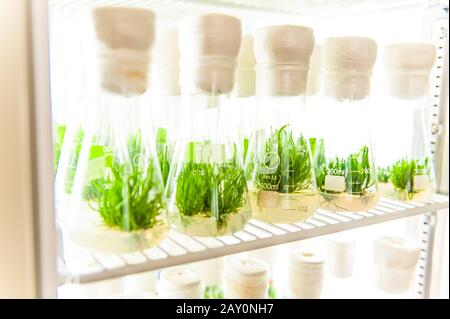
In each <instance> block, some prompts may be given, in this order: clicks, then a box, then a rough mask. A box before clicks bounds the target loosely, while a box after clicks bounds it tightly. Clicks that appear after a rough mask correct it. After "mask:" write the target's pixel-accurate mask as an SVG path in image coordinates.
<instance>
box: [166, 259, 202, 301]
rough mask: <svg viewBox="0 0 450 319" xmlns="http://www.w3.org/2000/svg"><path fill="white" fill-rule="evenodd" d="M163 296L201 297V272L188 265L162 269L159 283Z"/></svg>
mask: <svg viewBox="0 0 450 319" xmlns="http://www.w3.org/2000/svg"><path fill="white" fill-rule="evenodd" d="M157 292H158V295H159V296H160V297H162V298H201V295H202V283H201V277H200V273H199V272H198V271H197V270H195V269H193V268H191V267H188V266H179V267H174V268H170V269H166V270H163V271H161V273H160V277H159V281H158V284H157Z"/></svg>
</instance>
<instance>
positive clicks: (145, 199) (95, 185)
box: [61, 7, 168, 253]
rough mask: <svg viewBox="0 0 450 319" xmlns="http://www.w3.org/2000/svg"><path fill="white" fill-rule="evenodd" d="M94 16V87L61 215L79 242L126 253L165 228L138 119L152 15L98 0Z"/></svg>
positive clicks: (149, 139)
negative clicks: (96, 72)
mask: <svg viewBox="0 0 450 319" xmlns="http://www.w3.org/2000/svg"><path fill="white" fill-rule="evenodd" d="M93 19H94V23H95V34H96V36H97V42H98V53H97V56H98V61H97V63H98V66H99V70H100V72H99V73H100V76H99V77H98V79H97V81H98V82H99V83H100V89H99V90H98V91H97V92H96V93H93V94H92V97H91V99H92V100H91V102H90V113H89V116H88V121H87V123H88V124H87V125H86V131H85V134H84V138H83V143H82V147H81V152H80V155H79V160H78V165H77V168H76V173H75V179H74V185H73V189H72V193H71V199H70V209H69V210H68V212H67V213H66V214H64V216H63V218H61V220H62V223H63V229H64V231H65V232H66V234H67V235H68V236H69V238H70V240H72V241H73V242H74V243H76V244H78V245H79V246H82V247H85V248H88V249H93V250H96V251H102V252H112V253H122V252H132V251H136V250H142V249H145V248H149V247H152V246H154V245H156V244H157V243H159V242H160V241H161V240H162V239H163V238H164V236H165V234H166V232H167V230H168V223H167V220H166V217H167V216H166V209H165V205H166V203H165V199H164V188H163V182H162V176H161V171H160V167H159V163H158V158H157V155H156V150H155V145H154V137H153V134H152V132H151V128H150V126H149V125H148V123H145V124H147V125H146V126H144V125H143V123H141V122H142V118H143V117H142V114H141V113H142V108H143V107H148V106H149V103H150V101H149V100H150V98H149V97H148V95H146V94H144V93H145V92H146V91H147V88H148V77H149V76H148V72H149V64H150V49H151V47H152V44H153V37H154V36H153V35H154V14H153V13H152V12H151V11H149V10H143V9H131V8H121V7H99V8H96V9H94V11H93ZM94 76H95V75H94Z"/></svg>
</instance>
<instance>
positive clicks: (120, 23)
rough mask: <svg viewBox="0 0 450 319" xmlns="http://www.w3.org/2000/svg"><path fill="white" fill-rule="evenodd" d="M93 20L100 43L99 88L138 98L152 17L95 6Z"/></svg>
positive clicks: (144, 80)
mask: <svg viewBox="0 0 450 319" xmlns="http://www.w3.org/2000/svg"><path fill="white" fill-rule="evenodd" d="M93 18H94V23H95V30H96V35H97V40H98V42H99V44H100V50H99V57H100V70H101V79H100V81H101V85H102V87H103V88H104V89H105V90H107V91H110V92H113V93H117V94H123V95H139V94H143V93H144V92H145V91H146V90H147V86H148V71H149V70H148V69H149V63H150V50H151V47H152V46H153V42H154V30H155V22H154V21H155V15H154V13H153V12H152V11H150V10H145V9H136V8H123V7H99V8H96V9H94V11H93Z"/></svg>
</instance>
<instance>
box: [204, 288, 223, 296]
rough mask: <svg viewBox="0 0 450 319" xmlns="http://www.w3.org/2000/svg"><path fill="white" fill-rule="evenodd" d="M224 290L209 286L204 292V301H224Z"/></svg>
mask: <svg viewBox="0 0 450 319" xmlns="http://www.w3.org/2000/svg"><path fill="white" fill-rule="evenodd" d="M223 298H224V294H223V289H222V288H221V287H220V286H207V287H205V290H204V291H203V299H223Z"/></svg>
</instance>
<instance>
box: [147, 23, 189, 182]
mask: <svg viewBox="0 0 450 319" xmlns="http://www.w3.org/2000/svg"><path fill="white" fill-rule="evenodd" d="M179 59H180V53H179V48H178V31H177V29H176V28H168V27H162V28H158V31H157V34H156V42H155V48H154V50H153V52H152V105H151V108H147V110H149V112H150V113H151V114H149V116H147V115H146V118H148V119H149V120H150V122H151V123H152V127H153V129H154V136H155V138H156V140H155V142H156V151H157V154H158V160H159V164H160V167H161V173H162V176H163V181H164V183H166V181H167V177H168V175H169V170H170V162H171V160H172V156H173V152H174V148H175V138H176V136H177V129H178V127H179V123H180V120H181V108H180V106H181V95H180V85H179V72H180V68H179Z"/></svg>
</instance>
